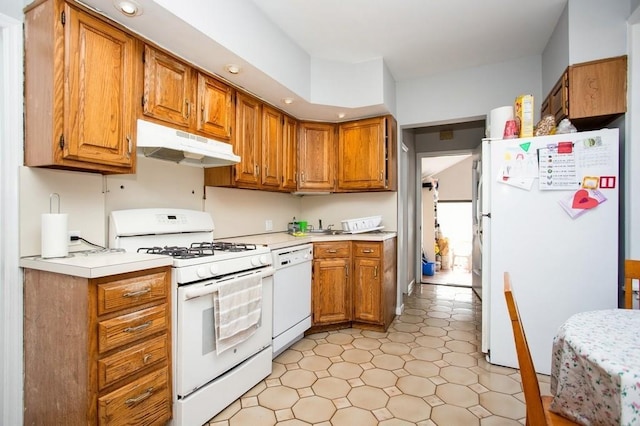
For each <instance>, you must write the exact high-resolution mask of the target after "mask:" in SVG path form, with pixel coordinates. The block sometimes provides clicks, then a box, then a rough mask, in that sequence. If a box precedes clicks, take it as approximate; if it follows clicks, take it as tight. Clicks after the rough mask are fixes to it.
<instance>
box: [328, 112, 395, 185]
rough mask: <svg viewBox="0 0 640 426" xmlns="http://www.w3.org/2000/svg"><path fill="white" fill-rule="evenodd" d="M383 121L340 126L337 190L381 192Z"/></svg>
mask: <svg viewBox="0 0 640 426" xmlns="http://www.w3.org/2000/svg"><path fill="white" fill-rule="evenodd" d="M385 142H386V140H385V119H384V117H380V118H372V119H369V120H359V121H355V122H351V123H346V124H341V125H340V126H339V132H338V189H344V190H359V189H384V187H385V174H386V171H385V166H386V164H385V154H386V149H385V148H386V146H385Z"/></svg>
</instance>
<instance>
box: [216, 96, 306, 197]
mask: <svg viewBox="0 0 640 426" xmlns="http://www.w3.org/2000/svg"><path fill="white" fill-rule="evenodd" d="M235 114H236V124H235V128H236V134H235V137H234V141H233V151H234V152H235V153H236V154H237V155H239V156H240V159H241V160H240V163H238V164H236V165H235V166H228V167H215V168H208V169H205V185H208V186H226V187H232V188H244V189H262V190H267V191H285V192H291V191H293V190H295V189H296V186H295V185H296V171H297V167H296V164H297V151H296V149H297V121H296V120H295V119H293V118H291V117H289V116H287V115H285V114H284V113H282V112H281V111H279V110H278V109H276V108H273V107H271V106H269V105H266V104H263V103H262V102H260V101H259V100H258V99H256V98H254V97H252V96H249V95H245V94H243V93H240V92H238V94H237V97H236V112H235Z"/></svg>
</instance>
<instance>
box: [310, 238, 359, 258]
mask: <svg viewBox="0 0 640 426" xmlns="http://www.w3.org/2000/svg"><path fill="white" fill-rule="evenodd" d="M350 256H351V243H350V242H349V241H339V242H335V243H314V244H313V257H314V258H322V259H328V258H332V257H350Z"/></svg>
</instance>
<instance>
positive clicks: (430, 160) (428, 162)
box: [422, 154, 471, 182]
mask: <svg viewBox="0 0 640 426" xmlns="http://www.w3.org/2000/svg"><path fill="white" fill-rule="evenodd" d="M469 157H471V154H461V155H441V156H438V157H423V158H422V182H426V181H427V179H428V178H429V177H430V176H434V175H437V174H438V173H440V172H442V171H443V170H446V169H448V168H449V167H452V166H455V165H456V164H458V163H459V162H461V161H463V160H466V159H467V158H469Z"/></svg>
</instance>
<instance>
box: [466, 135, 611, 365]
mask: <svg viewBox="0 0 640 426" xmlns="http://www.w3.org/2000/svg"><path fill="white" fill-rule="evenodd" d="M618 149H619V142H618V130H617V129H603V130H600V131H592V132H583V133H569V134H560V135H554V136H543V137H533V138H520V139H508V140H483V142H482V157H481V160H480V161H481V162H482V164H481V165H479V166H477V167H476V173H474V177H475V179H476V180H477V181H476V182H474V187H475V188H476V191H474V192H475V193H477V197H476V198H474V200H473V202H474V204H475V205H474V209H473V211H474V213H475V215H476V217H475V218H474V222H475V223H474V224H475V225H476V226H475V228H476V229H475V235H474V254H480V255H481V261H480V262H476V261H475V260H476V259H474V264H475V265H476V267H475V268H474V277H473V279H474V281H477V280H481V292H482V351H483V352H485V353H487V354H488V355H487V357H488V360H489V362H491V363H492V364H499V365H504V366H508V367H516V368H517V366H518V361H517V358H516V351H515V345H514V341H513V334H512V330H511V322H510V320H509V317H508V314H507V308H506V303H505V298H504V293H503V274H504V272H505V271H508V272H509V273H510V274H511V279H512V283H513V291H514V293H515V295H516V297H517V299H518V307H519V310H520V315H521V316H522V321H523V323H524V326H525V327H526V329H527V341H528V343H529V347H530V349H531V354H532V357H533V362H534V364H535V366H536V370H537V372H538V373H542V374H547V375H548V374H549V373H550V368H551V351H552V343H553V337H554V335H555V333H556V331H557V330H558V328H559V327H560V325H561V324H562V323H563V322H564V321H565V320H566V319H567V318H568V317H569V316H571V315H573V314H575V313H577V312H582V311H589V310H596V309H609V308H617V307H618V292H619V289H618V232H619V230H618V213H619V212H618V203H619V199H618V192H619V183H620V182H619V176H618ZM478 268H479V269H478Z"/></svg>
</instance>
